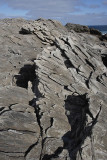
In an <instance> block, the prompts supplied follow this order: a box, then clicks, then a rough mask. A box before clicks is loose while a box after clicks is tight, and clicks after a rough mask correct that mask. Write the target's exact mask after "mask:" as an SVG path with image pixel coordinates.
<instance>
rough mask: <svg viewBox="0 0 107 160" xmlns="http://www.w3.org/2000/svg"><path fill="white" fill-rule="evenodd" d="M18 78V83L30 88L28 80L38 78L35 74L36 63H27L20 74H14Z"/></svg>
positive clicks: (20, 85) (31, 80)
mask: <svg viewBox="0 0 107 160" xmlns="http://www.w3.org/2000/svg"><path fill="white" fill-rule="evenodd" d="M14 77H15V78H16V85H17V86H19V87H22V88H26V89H27V88H28V82H29V81H30V82H31V83H33V81H34V79H35V78H36V75H35V65H30V64H26V65H24V67H22V68H21V69H20V71H19V74H18V75H15V76H14Z"/></svg>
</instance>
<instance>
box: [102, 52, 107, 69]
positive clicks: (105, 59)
mask: <svg viewBox="0 0 107 160" xmlns="http://www.w3.org/2000/svg"><path fill="white" fill-rule="evenodd" d="M101 58H102V61H103V64H104V65H105V67H107V54H102V56H101Z"/></svg>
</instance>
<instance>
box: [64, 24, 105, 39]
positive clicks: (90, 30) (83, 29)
mask: <svg viewBox="0 0 107 160" xmlns="http://www.w3.org/2000/svg"><path fill="white" fill-rule="evenodd" d="M65 27H66V28H67V30H68V31H69V32H70V31H71V30H74V31H75V32H77V33H88V34H92V35H96V36H98V37H99V38H100V40H104V37H103V36H102V33H101V32H100V31H99V30H97V29H94V28H91V27H90V28H89V27H88V26H83V25H80V24H72V23H67V24H66V25H65Z"/></svg>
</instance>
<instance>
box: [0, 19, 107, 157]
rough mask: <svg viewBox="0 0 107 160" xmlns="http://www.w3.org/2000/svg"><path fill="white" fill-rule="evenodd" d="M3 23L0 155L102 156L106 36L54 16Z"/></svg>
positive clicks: (106, 119) (106, 144) (106, 132)
mask: <svg viewBox="0 0 107 160" xmlns="http://www.w3.org/2000/svg"><path fill="white" fill-rule="evenodd" d="M0 26H1V27H0V33H1V37H0V60H1V61H0V80H1V84H0V124H1V125H0V159H1V160H7V159H8V160H14V159H16V160H54V159H56V160H80V159H83V160H86V159H87V160H105V159H107V140H106V136H107V125H106V123H107V107H106V104H107V43H106V42H102V41H100V40H99V38H98V37H96V36H94V35H90V34H88V35H87V34H86V33H76V32H75V31H73V30H70V31H68V30H67V28H66V27H64V26H62V25H61V24H60V23H59V22H57V21H53V20H44V19H39V20H37V21H26V20H23V19H5V20H1V21H0Z"/></svg>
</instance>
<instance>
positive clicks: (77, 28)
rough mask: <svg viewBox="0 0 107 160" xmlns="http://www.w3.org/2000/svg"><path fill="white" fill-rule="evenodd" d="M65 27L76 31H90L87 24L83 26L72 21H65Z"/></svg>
mask: <svg viewBox="0 0 107 160" xmlns="http://www.w3.org/2000/svg"><path fill="white" fill-rule="evenodd" d="M65 27H66V28H67V29H68V31H71V30H74V31H75V32H78V33H84V32H85V33H90V29H89V27H88V26H83V25H80V24H72V23H67V24H66V25H65Z"/></svg>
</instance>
